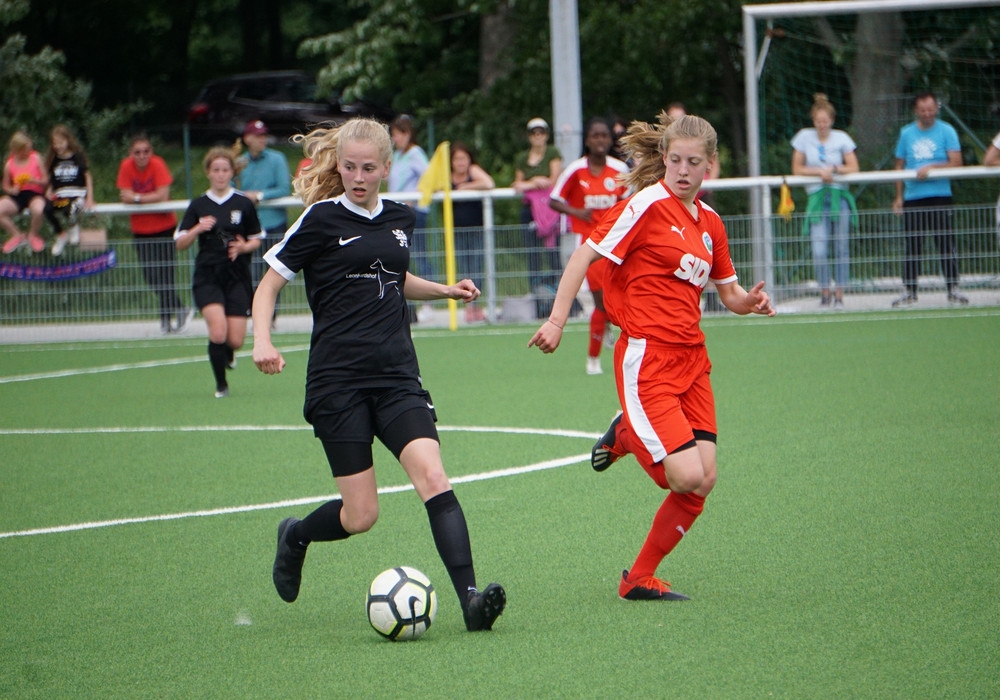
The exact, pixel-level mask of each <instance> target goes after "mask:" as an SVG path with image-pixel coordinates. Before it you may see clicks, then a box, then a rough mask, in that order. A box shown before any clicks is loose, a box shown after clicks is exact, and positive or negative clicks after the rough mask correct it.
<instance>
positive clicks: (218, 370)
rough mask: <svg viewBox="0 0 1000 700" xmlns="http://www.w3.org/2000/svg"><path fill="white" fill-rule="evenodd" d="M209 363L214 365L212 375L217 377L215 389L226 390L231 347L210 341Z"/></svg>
mask: <svg viewBox="0 0 1000 700" xmlns="http://www.w3.org/2000/svg"><path fill="white" fill-rule="evenodd" d="M208 361H209V362H211V363H212V373H213V374H214V375H215V388H216V389H225V388H226V387H227V386H229V385H228V384H227V383H226V363H227V362H228V361H229V346H228V345H226V344H225V343H213V342H212V341H208Z"/></svg>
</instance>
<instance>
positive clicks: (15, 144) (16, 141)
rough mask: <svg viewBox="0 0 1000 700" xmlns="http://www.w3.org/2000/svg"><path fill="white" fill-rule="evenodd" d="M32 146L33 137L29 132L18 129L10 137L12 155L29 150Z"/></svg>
mask: <svg viewBox="0 0 1000 700" xmlns="http://www.w3.org/2000/svg"><path fill="white" fill-rule="evenodd" d="M31 146H32V142H31V137H30V136H28V132H26V131H22V130H21V129H18V130H17V131H15V132H14V134H13V135H12V136H11V137H10V152H11V154H12V155H17V154H18V153H21V152H22V151H24V150H29V149H30V148H31Z"/></svg>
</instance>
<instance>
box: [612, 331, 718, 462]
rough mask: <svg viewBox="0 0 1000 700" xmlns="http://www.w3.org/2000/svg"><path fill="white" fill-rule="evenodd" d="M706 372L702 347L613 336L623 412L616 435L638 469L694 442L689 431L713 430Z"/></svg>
mask: <svg viewBox="0 0 1000 700" xmlns="http://www.w3.org/2000/svg"><path fill="white" fill-rule="evenodd" d="M711 371H712V363H711V362H709V359H708V351H707V350H706V349H705V346H704V345H697V346H694V347H690V346H679V345H663V344H657V343H656V342H655V341H648V340H643V339H640V338H626V337H625V336H624V335H622V336H621V338H619V340H618V343H617V344H616V345H615V382H616V383H617V385H618V399H619V401H621V406H622V409H623V411H624V415H623V416H622V426H621V428H620V429H619V431H618V434H619V435H620V436H622V438H623V440H624V444H622V445H621V447H622V448H624V449H625V450H627V451H628V452H631V453H632V454H634V455H635V457H636V459H637V460H638V461H639V464H641V465H642V466H643V467H644V468H647V470H648V468H649V467H652V466H653V465H654V464H657V463H658V462H661V461H662V460H663V458H664V457H666V456H667V455H668V454H670V453H671V452H674V451H676V450H677V449H678V448H679V447H681V446H683V445H685V444H687V443H689V442H691V441H692V440H694V439H695V438H694V431H695V430H699V431H704V432H708V433H712V434H716V433H717V430H716V425H715V397H714V396H713V395H712V383H711V381H710V379H709V374H710V373H711Z"/></svg>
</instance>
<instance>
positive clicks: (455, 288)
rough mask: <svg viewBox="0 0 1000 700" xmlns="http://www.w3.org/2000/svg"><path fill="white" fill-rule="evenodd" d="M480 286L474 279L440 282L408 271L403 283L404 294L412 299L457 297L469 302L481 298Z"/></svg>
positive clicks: (458, 299) (427, 299)
mask: <svg viewBox="0 0 1000 700" xmlns="http://www.w3.org/2000/svg"><path fill="white" fill-rule="evenodd" d="M479 294H480V292H479V288H478V287H476V285H475V284H473V282H472V280H461V281H459V282H457V283H456V284H452V285H447V284H439V283H437V282H432V281H430V280H426V279H424V278H423V277H417V276H416V275H412V274H410V273H409V272H407V273H406V281H405V282H404V283H403V296H405V297H406V298H407V299H408V300H410V301H434V300H435V299H455V300H456V301H463V302H465V303H469V302H470V301H475V300H476V299H478V298H479Z"/></svg>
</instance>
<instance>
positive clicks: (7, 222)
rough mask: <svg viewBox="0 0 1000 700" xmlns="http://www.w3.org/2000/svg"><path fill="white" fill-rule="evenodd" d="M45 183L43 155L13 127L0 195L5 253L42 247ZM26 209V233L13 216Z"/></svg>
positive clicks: (46, 178) (21, 132)
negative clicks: (5, 237) (29, 216)
mask: <svg viewBox="0 0 1000 700" xmlns="http://www.w3.org/2000/svg"><path fill="white" fill-rule="evenodd" d="M48 184H49V179H48V177H47V176H46V175H45V169H44V168H43V167H42V158H41V156H39V155H38V151H36V150H34V148H33V147H32V143H31V137H30V136H28V135H27V134H26V133H24V132H23V131H15V132H14V135H13V136H11V138H10V157H8V158H7V162H6V164H5V165H4V166H3V197H0V227H3V229H4V230H5V231H6V232H7V233H9V234H10V238H9V239H8V240H7V242H6V243H4V246H3V252H4V253H5V254H10V253H13V252H14V251H15V250H17V249H19V248H23V247H25V246H29V245H30V246H31V250H32V251H33V252H35V253H40V252H42V251H43V250H44V249H45V241H44V240H42V237H41V236H40V235H39V233H40V232H41V230H42V217H43V216H44V215H45V188H46V187H48ZM25 209H27V210H28V212H29V213H30V214H31V223H30V225H29V228H28V233H27V235H25V234H24V232H23V231H21V230H20V229H19V228H18V227H17V224H15V223H14V218H13V217H14V216H16V215H17V214H18V213H19V212H21V211H24V210H25Z"/></svg>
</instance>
